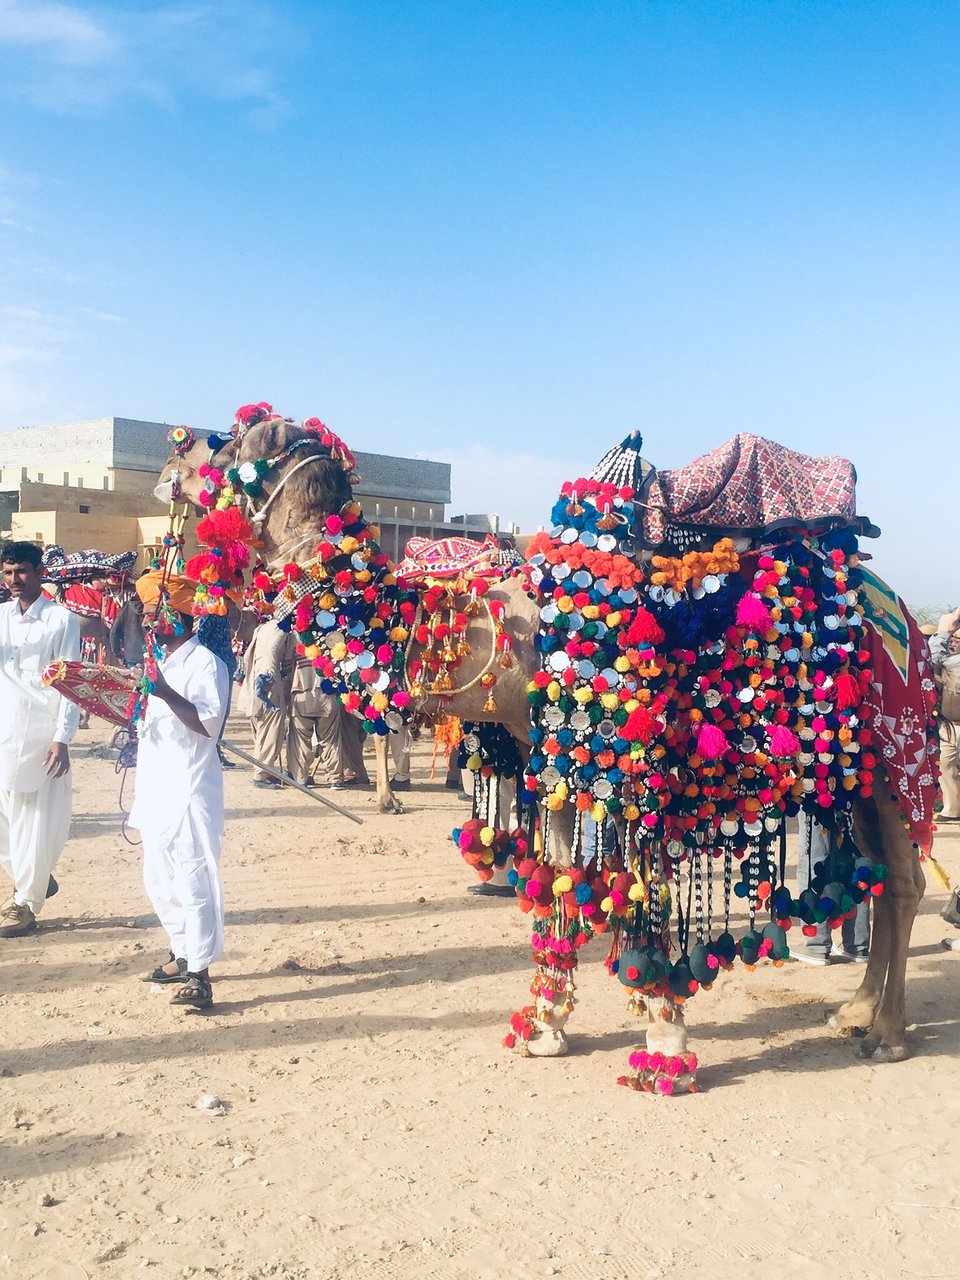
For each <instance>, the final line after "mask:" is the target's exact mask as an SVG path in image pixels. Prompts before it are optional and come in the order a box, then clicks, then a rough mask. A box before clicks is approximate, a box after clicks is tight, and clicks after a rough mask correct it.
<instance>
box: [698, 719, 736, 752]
mask: <svg viewBox="0 0 960 1280" xmlns="http://www.w3.org/2000/svg"><path fill="white" fill-rule="evenodd" d="M729 745H730V744H729V743H728V742H727V739H726V737H725V736H724V733H723V730H722V729H718V728H717V726H716V725H715V724H705V725H703V727H702V728H701V730H700V732H699V733H698V734H697V755H698V756H701V757H702V758H703V759H704V760H716V759H718V758H719V757H720V756H722V755H723V754H724V752H725V751H726V750H727V749H728V747H729Z"/></svg>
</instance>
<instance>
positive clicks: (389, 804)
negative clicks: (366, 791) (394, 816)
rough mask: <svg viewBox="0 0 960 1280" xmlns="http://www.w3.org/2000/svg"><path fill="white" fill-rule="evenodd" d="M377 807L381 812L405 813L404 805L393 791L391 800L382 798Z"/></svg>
mask: <svg viewBox="0 0 960 1280" xmlns="http://www.w3.org/2000/svg"><path fill="white" fill-rule="evenodd" d="M377 808H378V809H379V810H380V812H381V813H403V811H404V809H403V805H402V804H401V803H400V801H399V800H398V799H397V797H396V796H395V795H394V794H393V793H392V792H391V793H390V798H389V800H380V801H379V802H378V804H377Z"/></svg>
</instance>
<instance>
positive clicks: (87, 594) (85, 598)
mask: <svg viewBox="0 0 960 1280" xmlns="http://www.w3.org/2000/svg"><path fill="white" fill-rule="evenodd" d="M63 604H64V607H65V608H67V609H69V610H70V612H71V613H75V614H77V615H78V616H79V617H81V618H100V617H102V616H103V592H102V591H97V590H96V588H95V587H88V586H85V585H84V584H83V583H82V582H74V583H71V585H70V586H69V587H64V589H63Z"/></svg>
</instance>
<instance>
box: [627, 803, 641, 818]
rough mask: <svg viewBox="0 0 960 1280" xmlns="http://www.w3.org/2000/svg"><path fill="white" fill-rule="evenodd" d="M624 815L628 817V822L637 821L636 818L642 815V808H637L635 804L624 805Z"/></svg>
mask: <svg viewBox="0 0 960 1280" xmlns="http://www.w3.org/2000/svg"><path fill="white" fill-rule="evenodd" d="M623 816H624V817H625V818H626V820H627V821H628V822H636V820H637V819H638V818H639V817H640V810H639V809H638V808H637V806H636V805H635V804H628V805H624V808H623Z"/></svg>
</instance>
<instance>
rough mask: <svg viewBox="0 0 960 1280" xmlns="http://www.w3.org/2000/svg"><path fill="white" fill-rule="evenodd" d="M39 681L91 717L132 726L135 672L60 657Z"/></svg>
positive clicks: (136, 679) (136, 680)
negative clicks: (131, 710) (70, 660)
mask: <svg viewBox="0 0 960 1280" xmlns="http://www.w3.org/2000/svg"><path fill="white" fill-rule="evenodd" d="M40 678H41V679H42V680H43V683H44V684H46V685H49V686H50V687H51V688H53V689H56V691H57V693H62V694H63V696H64V697H65V698H69V700H70V701H71V702H75V703H76V704H77V705H78V706H79V707H82V708H83V710H84V711H89V712H90V713H91V715H95V716H99V717H100V719H101V720H109V722H110V723H111V724H117V725H122V726H123V727H124V728H126V727H128V726H129V724H130V706H131V699H132V698H133V697H134V695H135V694H136V691H137V685H138V681H139V676H138V675H137V673H136V672H135V671H128V670H127V669H126V668H123V667H99V666H94V665H92V664H90V663H86V662H67V661H65V660H64V659H62V658H61V659H58V661H56V662H51V663H50V665H49V666H48V667H46V668H45V669H44V671H43V672H42V674H41V677H40Z"/></svg>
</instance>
